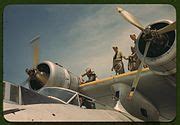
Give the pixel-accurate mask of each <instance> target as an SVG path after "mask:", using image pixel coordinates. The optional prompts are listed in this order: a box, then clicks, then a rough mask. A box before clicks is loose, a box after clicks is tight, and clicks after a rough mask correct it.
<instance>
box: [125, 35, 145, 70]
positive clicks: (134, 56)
mask: <svg viewBox="0 0 180 125" xmlns="http://www.w3.org/2000/svg"><path fill="white" fill-rule="evenodd" d="M130 38H131V39H132V41H133V42H134V47H133V46H131V55H130V56H131V58H132V59H131V61H130V62H129V65H131V67H130V69H128V70H130V71H134V70H137V69H138V67H139V65H140V64H141V60H140V59H139V58H138V56H137V53H136V46H135V45H136V40H137V38H136V35H135V34H131V35H130ZM143 67H147V65H143Z"/></svg>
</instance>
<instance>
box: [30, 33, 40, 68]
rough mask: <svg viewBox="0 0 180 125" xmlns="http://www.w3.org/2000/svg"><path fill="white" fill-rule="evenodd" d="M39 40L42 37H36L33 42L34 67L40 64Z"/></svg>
mask: <svg viewBox="0 0 180 125" xmlns="http://www.w3.org/2000/svg"><path fill="white" fill-rule="evenodd" d="M39 40H40V36H39V35H38V36H36V37H35V38H33V39H32V40H31V45H32V47H33V66H34V67H36V65H37V64H38V63H39Z"/></svg>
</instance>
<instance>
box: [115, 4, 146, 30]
mask: <svg viewBox="0 0 180 125" xmlns="http://www.w3.org/2000/svg"><path fill="white" fill-rule="evenodd" d="M117 11H118V12H119V13H120V14H121V15H122V16H123V17H124V19H126V20H127V21H128V22H129V23H131V24H132V25H134V26H136V27H137V28H138V29H140V30H142V31H143V30H144V29H145V28H144V26H143V25H142V24H141V23H140V22H139V21H138V20H137V19H136V18H135V17H134V16H133V15H132V14H131V13H129V12H127V11H126V10H123V9H122V8H120V7H117Z"/></svg>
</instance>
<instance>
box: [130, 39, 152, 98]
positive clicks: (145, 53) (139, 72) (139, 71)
mask: <svg viewBox="0 0 180 125" xmlns="http://www.w3.org/2000/svg"><path fill="white" fill-rule="evenodd" d="M150 44H151V42H147V43H146V46H145V50H144V54H143V59H142V61H141V64H140V65H139V67H138V70H137V73H136V77H135V79H134V81H133V84H132V87H131V91H130V93H129V95H128V99H131V98H132V97H133V95H134V92H135V90H136V87H137V85H138V83H139V79H140V77H141V76H140V74H141V72H142V69H143V64H144V61H145V57H146V55H147V52H148V49H149V46H150Z"/></svg>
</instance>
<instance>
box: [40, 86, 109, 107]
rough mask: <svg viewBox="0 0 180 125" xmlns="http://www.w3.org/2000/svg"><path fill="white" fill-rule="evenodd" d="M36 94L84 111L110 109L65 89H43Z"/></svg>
mask: <svg viewBox="0 0 180 125" xmlns="http://www.w3.org/2000/svg"><path fill="white" fill-rule="evenodd" d="M38 93H39V94H41V95H45V96H47V97H49V98H53V99H56V100H58V101H60V102H62V103H64V104H71V105H76V106H79V107H80V108H84V109H111V108H110V107H109V106H107V105H105V104H101V103H99V102H97V101H96V100H95V99H92V98H90V97H88V96H86V95H83V94H81V93H78V92H76V91H73V90H70V89H66V88H61V87H44V88H42V89H41V90H40V91H39V92H38Z"/></svg>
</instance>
